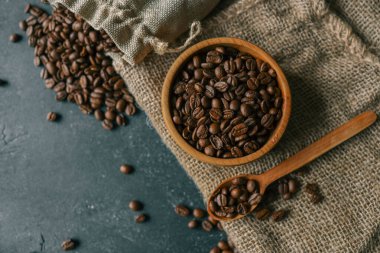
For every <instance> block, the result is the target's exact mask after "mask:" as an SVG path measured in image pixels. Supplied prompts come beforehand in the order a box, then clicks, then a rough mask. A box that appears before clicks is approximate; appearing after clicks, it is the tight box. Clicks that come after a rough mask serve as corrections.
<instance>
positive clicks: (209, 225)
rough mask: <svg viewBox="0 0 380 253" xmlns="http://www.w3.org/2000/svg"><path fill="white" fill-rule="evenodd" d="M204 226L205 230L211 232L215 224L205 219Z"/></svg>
mask: <svg viewBox="0 0 380 253" xmlns="http://www.w3.org/2000/svg"><path fill="white" fill-rule="evenodd" d="M202 228H203V230H204V231H206V232H210V231H211V230H212V228H213V225H212V224H211V222H210V221H208V220H204V221H202Z"/></svg>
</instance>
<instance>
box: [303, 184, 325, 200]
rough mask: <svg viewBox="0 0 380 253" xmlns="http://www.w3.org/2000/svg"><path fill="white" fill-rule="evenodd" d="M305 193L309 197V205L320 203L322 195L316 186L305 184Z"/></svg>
mask: <svg viewBox="0 0 380 253" xmlns="http://www.w3.org/2000/svg"><path fill="white" fill-rule="evenodd" d="M305 192H306V194H307V196H308V197H309V199H310V202H311V203H313V204H317V203H319V202H321V201H322V195H321V193H320V190H319V187H318V185H317V184H315V183H312V184H310V183H309V184H307V185H306V186H305Z"/></svg>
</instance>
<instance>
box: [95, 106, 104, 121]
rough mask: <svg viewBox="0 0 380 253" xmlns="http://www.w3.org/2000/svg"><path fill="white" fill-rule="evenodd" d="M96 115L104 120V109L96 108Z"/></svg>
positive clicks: (98, 118)
mask: <svg viewBox="0 0 380 253" xmlns="http://www.w3.org/2000/svg"><path fill="white" fill-rule="evenodd" d="M94 116H95V118H96V119H97V120H100V121H102V120H104V113H103V111H102V110H100V109H98V110H95V112H94Z"/></svg>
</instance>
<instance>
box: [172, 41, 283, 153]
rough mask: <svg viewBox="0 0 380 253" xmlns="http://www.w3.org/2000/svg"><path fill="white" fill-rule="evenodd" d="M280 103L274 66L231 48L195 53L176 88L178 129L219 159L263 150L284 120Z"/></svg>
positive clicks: (174, 114) (174, 104)
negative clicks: (280, 121) (282, 119)
mask: <svg viewBox="0 0 380 253" xmlns="http://www.w3.org/2000/svg"><path fill="white" fill-rule="evenodd" d="M281 107H282V95H281V90H280V88H279V87H278V84H277V80H276V72H275V70H274V69H272V68H271V67H270V65H269V64H268V63H266V62H263V61H262V60H260V59H256V58H254V57H253V56H251V55H248V54H246V53H243V52H239V51H237V50H236V49H234V48H229V47H216V48H213V49H210V50H208V51H205V52H201V53H199V54H197V55H194V56H193V57H192V58H191V59H190V60H189V61H188V62H187V63H186V64H185V66H184V67H183V69H182V70H181V71H180V73H178V74H177V76H176V81H175V84H174V85H173V90H172V101H171V112H172V119H173V122H174V124H175V126H176V128H177V130H178V132H179V133H180V134H181V135H182V137H183V138H184V139H185V140H186V141H187V142H188V143H189V144H190V145H192V146H193V147H194V148H196V149H197V150H199V151H201V152H203V153H205V154H206V155H208V156H214V157H220V158H234V157H242V156H245V155H249V154H251V153H254V152H255V151H257V150H258V149H260V148H261V147H262V146H263V145H264V144H265V143H266V142H267V141H268V139H269V137H270V135H271V133H272V132H273V131H274V129H275V128H276V126H277V122H278V121H279V120H280V119H281V117H282V110H281Z"/></svg>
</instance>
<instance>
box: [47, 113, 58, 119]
mask: <svg viewBox="0 0 380 253" xmlns="http://www.w3.org/2000/svg"><path fill="white" fill-rule="evenodd" d="M46 119H47V120H48V121H56V120H57V119H58V114H57V113H55V112H49V113H48V114H47V116H46Z"/></svg>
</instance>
